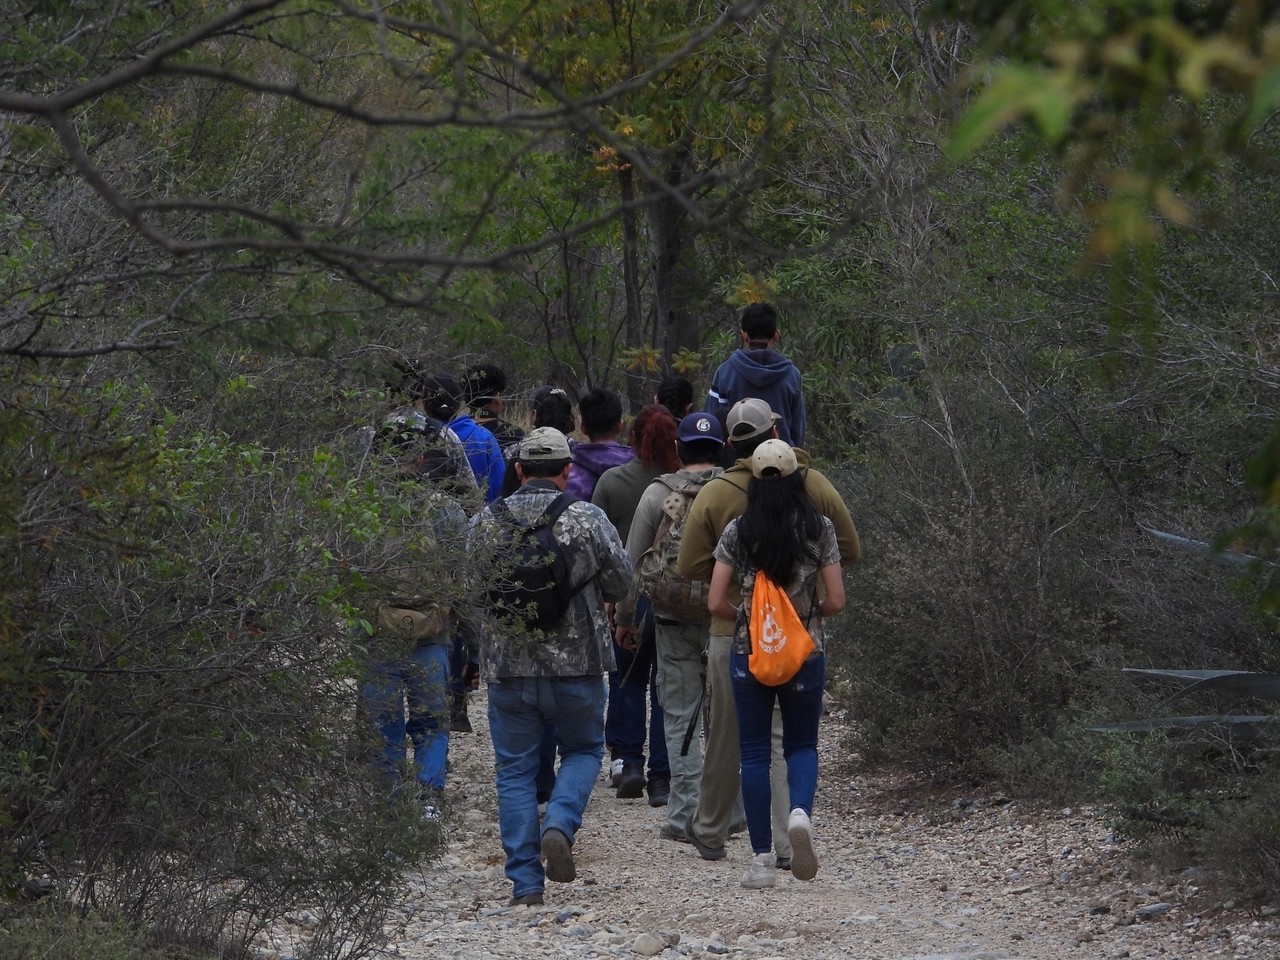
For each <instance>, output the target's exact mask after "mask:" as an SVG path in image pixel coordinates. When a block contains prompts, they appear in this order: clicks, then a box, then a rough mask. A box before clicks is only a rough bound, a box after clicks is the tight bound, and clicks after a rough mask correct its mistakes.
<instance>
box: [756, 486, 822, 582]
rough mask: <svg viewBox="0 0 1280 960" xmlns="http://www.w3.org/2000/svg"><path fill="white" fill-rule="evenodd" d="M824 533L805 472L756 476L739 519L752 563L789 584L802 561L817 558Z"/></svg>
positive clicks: (773, 578)
mask: <svg viewBox="0 0 1280 960" xmlns="http://www.w3.org/2000/svg"><path fill="white" fill-rule="evenodd" d="M821 533H822V514H821V513H819V512H818V508H817V507H815V506H814V505H813V501H812V500H810V499H809V494H808V493H807V492H806V491H805V488H804V471H802V470H797V471H795V472H794V473H792V474H790V475H789V476H786V477H753V478H752V480H751V483H750V484H749V485H748V486H747V509H746V510H744V511H743V513H742V517H741V519H739V520H738V546H739V548H740V549H741V550H742V552H743V553H744V554H745V555H746V557H747V559H748V560H750V561H751V564H752V566H754V567H756V568H757V569H759V570H763V571H764V572H765V573H767V574H768V575H769V578H770V579H771V580H773V581H774V582H776V583H777V584H778V585H779V586H782V587H786V586H787V585H788V584H789V583H791V582H792V581H793V580H795V578H796V574H797V573H798V572H799V567H800V563H801V562H802V561H804V560H812V559H815V558H816V556H817V554H816V552H815V551H816V542H817V539H818V536H819V535H820V534H821Z"/></svg>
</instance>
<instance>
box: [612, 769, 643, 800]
mask: <svg viewBox="0 0 1280 960" xmlns="http://www.w3.org/2000/svg"><path fill="white" fill-rule="evenodd" d="M643 796H644V770H643V768H641V767H639V766H632V765H627V766H624V767H623V768H622V779H621V780H620V781H618V799H619V800H634V799H636V798H637V797H643Z"/></svg>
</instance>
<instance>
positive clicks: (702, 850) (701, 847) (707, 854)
mask: <svg viewBox="0 0 1280 960" xmlns="http://www.w3.org/2000/svg"><path fill="white" fill-rule="evenodd" d="M685 835H686V836H688V838H689V842H690V843H692V844H693V846H694V849H695V850H697V851H698V856H700V857H702V859H703V860H723V859H724V857H725V850H724V847H713V846H711V845H710V844H707V843H703V842H702V841H701V840H699V839H698V835H697V834H696V833H694V832H693V827H692V826H691V827H689V829H687V830H686V831H685Z"/></svg>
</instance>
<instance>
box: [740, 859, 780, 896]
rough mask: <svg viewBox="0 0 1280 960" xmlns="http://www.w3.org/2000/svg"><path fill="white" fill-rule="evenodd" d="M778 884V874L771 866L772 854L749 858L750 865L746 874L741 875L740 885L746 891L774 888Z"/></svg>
mask: <svg viewBox="0 0 1280 960" xmlns="http://www.w3.org/2000/svg"><path fill="white" fill-rule="evenodd" d="M777 882H778V874H777V871H776V870H775V869H774V866H773V854H772V853H768V852H766V853H757V854H756V855H755V856H754V857H752V858H751V865H750V866H749V867H747V872H746V873H744V874H743V875H742V885H743V886H744V887H746V888H747V889H748V890H763V889H764V888H765V887H772V886H775V885H776V884H777Z"/></svg>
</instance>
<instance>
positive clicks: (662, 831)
mask: <svg viewBox="0 0 1280 960" xmlns="http://www.w3.org/2000/svg"><path fill="white" fill-rule="evenodd" d="M658 836H660V837H662V839H664V840H674V841H675V842H676V843H693V841H692V840H690V839H689V835H688V834H687V833H685V832H684V831H683V830H681V829H680V828H679V827H673V826H672V825H671V824H669V823H667V822H666V821H663V824H662V826H660V827H659V828H658Z"/></svg>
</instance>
